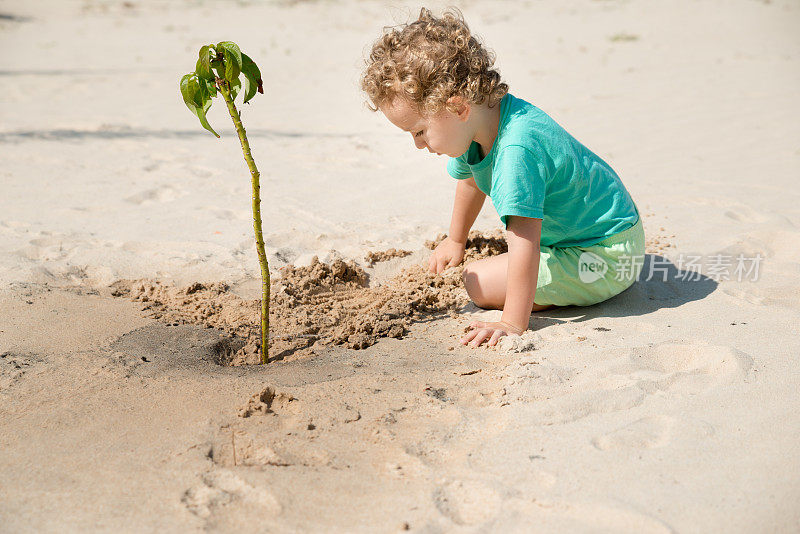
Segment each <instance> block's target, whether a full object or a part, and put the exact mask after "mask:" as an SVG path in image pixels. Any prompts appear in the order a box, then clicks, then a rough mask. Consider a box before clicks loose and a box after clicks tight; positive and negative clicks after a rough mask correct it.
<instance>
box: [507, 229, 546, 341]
mask: <svg viewBox="0 0 800 534" xmlns="http://www.w3.org/2000/svg"><path fill="white" fill-rule="evenodd" d="M541 237H542V220H541V219H531V218H528V217H516V216H509V221H508V232H507V240H508V279H507V282H506V284H507V285H506V302H505V306H503V315H502V317H501V318H500V322H502V323H506V324H509V325H511V326H513V327H515V328H517V329H518V330H519V332H518V333H520V334H521V333H522V332H524V331H525V330H527V329H528V320H529V319H530V317H531V309H532V308H533V297H534V295H535V293H536V282H537V280H538V278H539V241H540V239H541Z"/></svg>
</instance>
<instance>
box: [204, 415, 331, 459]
mask: <svg viewBox="0 0 800 534" xmlns="http://www.w3.org/2000/svg"><path fill="white" fill-rule="evenodd" d="M209 457H210V458H211V460H212V461H213V462H214V464H215V465H218V466H221V467H238V466H247V467H262V468H265V467H288V466H291V465H300V466H306V467H318V466H324V465H330V464H331V462H332V460H333V458H332V456H331V455H330V453H328V452H327V451H326V450H325V449H323V448H321V447H319V446H317V445H316V444H314V443H312V442H309V440H308V438H307V436H303V435H300V436H297V435H286V433H285V432H280V431H275V430H274V429H270V428H264V427H262V426H260V425H253V426H248V427H247V428H234V427H222V428H220V429H219V431H218V433H217V435H216V436H215V438H214V439H213V441H212V443H211V451H210V453H209Z"/></svg>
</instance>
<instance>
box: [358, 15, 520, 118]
mask: <svg viewBox="0 0 800 534" xmlns="http://www.w3.org/2000/svg"><path fill="white" fill-rule="evenodd" d="M387 30H389V31H387ZM383 31H384V33H383V35H382V36H381V37H380V38H378V39H377V40H376V41H375V43H374V44H373V45H372V51H371V53H370V55H369V59H367V60H366V61H365V63H366V68H365V69H364V72H363V74H362V77H361V89H362V90H363V91H364V92H365V93H366V94H367V96H368V97H369V100H370V102H371V105H370V104H369V103H368V104H367V106H368V107H369V109H371V110H372V111H378V109H379V107H380V106H382V105H384V104H390V103H391V102H392V100H394V98H395V97H397V96H402V97H404V98H405V99H406V100H408V101H409V102H410V103H411V104H412V105H414V106H415V107H416V109H417V110H418V112H419V113H420V114H421V115H425V116H433V115H436V114H437V113H439V112H440V111H441V110H442V109H447V110H448V111H451V112H453V113H455V112H457V109H458V105H457V103H454V102H449V103H448V102H447V100H448V99H449V98H450V97H452V96H461V97H463V98H465V99H466V100H467V101H469V102H471V103H473V104H482V103H483V102H484V101H486V100H488V103H489V107H494V106H495V104H497V103H498V102H500V100H501V99H502V98H503V96H505V94H506V93H508V84H506V83H503V82H501V81H500V73H499V72H498V71H497V70H496V69H493V68H492V65H493V64H494V61H495V57H494V53H493V52H491V51H489V50H487V49H486V48H484V46H483V45H482V44H481V43H480V42H479V41H478V39H477V38H476V37H475V36H474V35H472V33H471V32H470V30H469V27H468V26H467V23H466V22H465V21H464V16H463V15H462V14H461V11H459V10H458V8H455V7H451V8H448V9H446V10H445V11H444V13H443V14H442V16H441V18H439V17H435V16H433V15H432V14H431V12H430V10H428V9H426V8H424V7H423V8H422V9H421V10H420V12H419V18H418V19H417V20H416V21H415V22H412V23H411V24H402V25H400V27H399V29H396V28H395V27H392V26H385V27H384V28H383Z"/></svg>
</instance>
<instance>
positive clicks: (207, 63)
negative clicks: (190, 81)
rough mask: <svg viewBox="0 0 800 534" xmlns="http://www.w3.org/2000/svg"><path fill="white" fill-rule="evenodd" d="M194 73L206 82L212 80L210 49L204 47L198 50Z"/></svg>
mask: <svg viewBox="0 0 800 534" xmlns="http://www.w3.org/2000/svg"><path fill="white" fill-rule="evenodd" d="M195 71H196V72H197V75H198V76H199V77H200V78H204V79H206V80H213V79H214V73H213V72H211V47H210V46H208V45H206V46H204V47H203V48H201V49H200V53H199V58H198V59H197V65H196V66H195Z"/></svg>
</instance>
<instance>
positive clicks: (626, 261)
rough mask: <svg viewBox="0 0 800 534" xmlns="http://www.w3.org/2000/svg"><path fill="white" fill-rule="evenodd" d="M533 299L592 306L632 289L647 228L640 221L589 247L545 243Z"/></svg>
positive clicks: (639, 269) (638, 270) (639, 266)
mask: <svg viewBox="0 0 800 534" xmlns="http://www.w3.org/2000/svg"><path fill="white" fill-rule="evenodd" d="M540 248H541V256H540V258H539V279H538V281H537V282H536V294H535V295H534V298H533V302H535V303H536V304H539V305H546V304H555V305H556V306H569V305H574V306H591V305H592V304H597V303H598V302H603V301H604V300H608V299H610V298H611V297H613V296H614V295H618V294H619V293H622V292H623V291H625V290H626V289H628V288H629V287H630V286H631V285H632V284H633V283H634V282H635V281H636V279H637V278H638V277H639V273H640V272H641V270H642V265H643V263H644V228H643V227H642V219H641V217H639V219H638V220H637V221H636V224H634V225H633V226H631V227H630V228H628V229H627V230H623V231H622V232H619V233H617V234H614V235H612V236H610V237H608V238H606V239H604V240H603V241H600V242H599V243H596V244H594V245H591V246H588V247H564V248H560V247H545V246H542V247H540Z"/></svg>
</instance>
